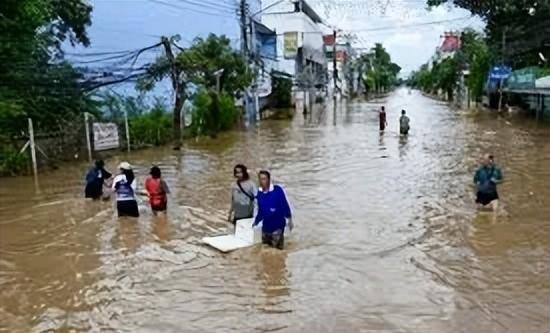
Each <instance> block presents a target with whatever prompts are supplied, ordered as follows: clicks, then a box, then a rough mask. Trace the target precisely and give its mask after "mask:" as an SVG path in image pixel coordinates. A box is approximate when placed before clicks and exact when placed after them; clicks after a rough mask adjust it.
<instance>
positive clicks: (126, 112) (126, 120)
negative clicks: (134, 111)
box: [124, 111, 130, 152]
mask: <svg viewBox="0 0 550 333" xmlns="http://www.w3.org/2000/svg"><path fill="white" fill-rule="evenodd" d="M124 123H125V125H126V142H127V144H128V152H130V125H129V124H128V111H124Z"/></svg>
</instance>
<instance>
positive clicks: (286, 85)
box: [271, 71, 292, 108]
mask: <svg viewBox="0 0 550 333" xmlns="http://www.w3.org/2000/svg"><path fill="white" fill-rule="evenodd" d="M271 85H272V88H273V90H272V93H271V106H272V107H274V108H288V107H291V106H292V80H291V79H290V78H287V77H284V76H282V74H279V73H277V72H275V71H274V72H272V73H271Z"/></svg>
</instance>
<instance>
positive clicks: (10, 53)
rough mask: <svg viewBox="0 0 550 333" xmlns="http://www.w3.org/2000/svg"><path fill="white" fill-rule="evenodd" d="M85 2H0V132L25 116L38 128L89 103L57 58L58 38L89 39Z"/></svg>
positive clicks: (15, 130)
mask: <svg viewBox="0 0 550 333" xmlns="http://www.w3.org/2000/svg"><path fill="white" fill-rule="evenodd" d="M91 10H92V8H91V6H90V5H89V4H88V3H87V1H83V0H75V1H62V0H4V1H3V2H2V5H1V6H0V55H1V57H2V61H0V82H2V85H1V87H0V132H1V133H2V135H4V136H7V137H10V136H14V135H19V134H20V133H21V131H22V130H24V129H25V128H26V123H27V120H26V118H27V117H31V118H33V119H34V121H35V127H36V128H38V129H40V130H41V131H43V132H49V131H58V130H60V123H62V122H66V121H68V120H70V119H74V118H75V117H77V116H79V115H81V113H82V112H84V111H90V110H92V109H93V108H94V103H93V102H92V101H91V99H90V98H88V97H86V96H84V95H83V93H82V91H81V89H80V84H79V80H80V79H81V75H80V73H78V72H77V71H76V70H75V69H74V68H73V67H71V66H70V65H69V64H68V63H66V62H64V61H63V57H62V52H61V50H60V46H61V43H62V42H64V41H66V40H69V41H70V42H71V43H72V44H76V43H80V44H83V45H84V46H87V45H88V44H89V40H88V36H87V34H86V28H87V27H88V26H89V25H90V22H91V18H90V14H91Z"/></svg>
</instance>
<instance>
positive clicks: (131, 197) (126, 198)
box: [113, 162, 139, 217]
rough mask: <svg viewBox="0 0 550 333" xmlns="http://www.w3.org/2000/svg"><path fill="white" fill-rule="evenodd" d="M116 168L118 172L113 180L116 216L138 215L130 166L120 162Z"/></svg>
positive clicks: (134, 182)
mask: <svg viewBox="0 0 550 333" xmlns="http://www.w3.org/2000/svg"><path fill="white" fill-rule="evenodd" d="M118 168H119V169H120V174H119V175H117V176H116V177H115V179H114V180H113V191H114V192H115V193H116V206H117V211H118V216H119V217H122V216H129V217H139V209H138V204H137V200H136V177H135V176H134V172H133V171H132V166H131V165H130V163H128V162H122V163H120V165H119V166H118Z"/></svg>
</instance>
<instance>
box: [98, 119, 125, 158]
mask: <svg viewBox="0 0 550 333" xmlns="http://www.w3.org/2000/svg"><path fill="white" fill-rule="evenodd" d="M93 131H94V149H95V150H96V151H100V150H108V149H116V148H119V147H120V143H119V137H118V127H117V125H116V124H114V123H94V124H93Z"/></svg>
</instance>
